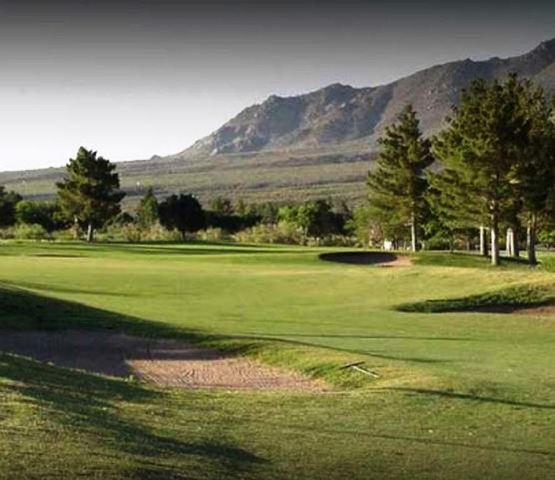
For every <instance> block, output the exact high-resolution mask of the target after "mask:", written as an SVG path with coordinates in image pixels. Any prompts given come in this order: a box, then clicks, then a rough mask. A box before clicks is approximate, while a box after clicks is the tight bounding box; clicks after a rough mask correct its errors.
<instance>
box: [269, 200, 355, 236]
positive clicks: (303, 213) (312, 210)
mask: <svg viewBox="0 0 555 480" xmlns="http://www.w3.org/2000/svg"><path fill="white" fill-rule="evenodd" d="M278 218H279V219H280V220H281V221H283V222H287V223H290V224H292V225H294V226H295V227H297V228H298V229H299V230H300V231H301V232H302V233H303V235H304V236H305V237H324V236H326V235H332V234H340V233H343V231H344V226H345V220H344V218H343V217H342V216H341V215H339V214H337V213H335V212H333V211H332V206H331V204H330V202H328V201H325V200H316V201H314V202H305V203H302V204H300V205H294V206H286V207H281V208H280V209H279V212H278Z"/></svg>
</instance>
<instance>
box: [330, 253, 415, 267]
mask: <svg viewBox="0 0 555 480" xmlns="http://www.w3.org/2000/svg"><path fill="white" fill-rule="evenodd" d="M320 259H321V260H325V261H327V262H337V263H347V264H350V265H376V266H378V267H409V266H410V265H412V260H411V258H410V257H409V256H408V255H397V254H396V253H391V252H334V253H323V254H321V255H320Z"/></svg>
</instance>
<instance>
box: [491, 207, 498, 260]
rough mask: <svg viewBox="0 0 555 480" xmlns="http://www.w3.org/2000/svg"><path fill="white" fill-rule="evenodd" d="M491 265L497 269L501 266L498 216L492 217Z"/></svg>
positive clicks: (493, 215)
mask: <svg viewBox="0 0 555 480" xmlns="http://www.w3.org/2000/svg"><path fill="white" fill-rule="evenodd" d="M490 236H491V264H492V265H493V266H494V267H496V266H497V265H499V220H498V218H497V214H495V213H494V214H492V216H491V229H490Z"/></svg>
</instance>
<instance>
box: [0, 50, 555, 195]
mask: <svg viewBox="0 0 555 480" xmlns="http://www.w3.org/2000/svg"><path fill="white" fill-rule="evenodd" d="M512 71H515V72H518V73H519V74H520V75H522V76H526V77H529V78H531V79H533V80H534V81H535V82H537V83H538V84H539V85H542V86H543V87H544V88H545V89H546V90H547V91H548V92H549V93H552V94H555V40H551V41H549V42H544V43H542V44H541V45H539V46H538V47H537V48H535V49H534V50H532V51H531V52H529V53H527V54H525V55H521V56H518V57H512V58H508V59H499V58H492V59H489V60H486V61H481V62H473V61H471V60H462V61H457V62H451V63H446V64H443V65H437V66H434V67H431V68H428V69H426V70H422V71H420V72H417V73H415V74H414V75H410V76H408V77H405V78H402V79H400V80H398V81H396V82H393V83H391V84H388V85H383V86H378V87H372V88H353V87H350V86H347V85H340V84H334V85H330V86H328V87H325V88H323V89H321V90H318V91H316V92H312V93H308V94H306V95H300V96H297V97H290V98H282V97H277V96H272V97H270V98H269V99H268V100H267V101H265V102H264V103H262V104H261V105H253V106H251V107H249V108H247V109H245V110H243V111H242V112H241V113H240V114H239V115H237V116H236V117H235V118H234V119H232V120H231V121H229V122H228V123H226V124H225V125H224V126H222V127H221V128H220V129H218V130H217V131H216V132H214V133H213V134H212V135H209V136H208V137H206V138H204V139H202V140H199V141H198V142H196V143H195V144H194V145H193V146H192V147H190V148H188V149H187V150H184V151H183V152H181V153H178V154H176V155H171V156H168V157H164V158H162V157H152V158H151V159H150V160H145V161H136V162H122V163H120V164H119V165H118V171H119V173H120V176H121V180H122V185H123V188H124V189H125V190H126V191H127V193H128V196H127V199H126V201H128V202H131V203H134V202H136V201H137V198H138V196H140V195H143V194H144V192H145V189H146V187H147V186H152V187H153V188H154V190H155V191H156V193H157V194H159V195H161V196H165V195H167V194H170V193H174V192H179V191H187V192H193V193H195V194H196V195H198V196H199V197H200V198H201V199H202V200H208V199H210V198H213V197H215V196H217V195H224V196H228V197H234V198H237V197H242V198H244V199H245V200H246V201H253V202H258V201H265V200H272V201H282V202H285V201H296V200H303V199H307V198H323V197H331V196H338V197H342V198H344V199H347V200H351V201H355V200H356V199H358V198H361V197H362V196H363V195H364V190H365V184H364V179H365V175H366V173H367V171H368V169H369V167H370V165H371V162H372V158H373V157H374V155H375V148H374V147H375V141H376V139H377V138H378V136H379V135H380V133H381V132H382V131H383V129H384V128H385V127H386V126H387V125H388V124H390V123H391V122H392V121H394V119H395V116H396V115H397V113H398V112H399V111H400V110H401V109H402V108H403V107H404V106H405V105H406V104H407V103H412V104H413V105H414V106H415V108H416V109H417V111H418V113H419V116H420V118H421V120H422V127H423V129H424V131H425V133H427V134H430V133H433V132H434V131H436V130H437V129H438V128H440V127H441V126H442V124H443V122H444V119H445V116H446V115H447V114H448V113H449V111H450V109H451V106H452V105H453V104H454V103H456V101H457V98H458V95H459V92H460V89H461V88H463V87H465V86H467V85H468V84H469V82H470V81H471V80H473V79H474V78H476V77H483V78H486V79H492V78H502V77H504V76H506V75H507V74H508V73H509V72H512ZM94 147H96V148H99V149H100V150H102V146H101V145H96V146H94ZM62 174H63V170H62V169H45V170H36V171H27V172H7V173H0V185H5V186H6V187H7V188H9V189H14V190H16V191H18V192H20V193H21V194H23V195H24V196H26V197H29V198H48V197H49V196H51V195H52V193H53V192H54V190H55V182H56V181H57V180H59V179H60V178H61V176H62Z"/></svg>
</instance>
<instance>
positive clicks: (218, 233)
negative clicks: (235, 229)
mask: <svg viewBox="0 0 555 480" xmlns="http://www.w3.org/2000/svg"><path fill="white" fill-rule="evenodd" d="M195 238H197V239H198V240H204V241H206V242H220V241H223V240H229V239H230V236H229V234H228V233H226V232H225V231H224V230H222V229H221V228H207V229H206V230H200V231H199V232H197V233H195Z"/></svg>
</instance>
